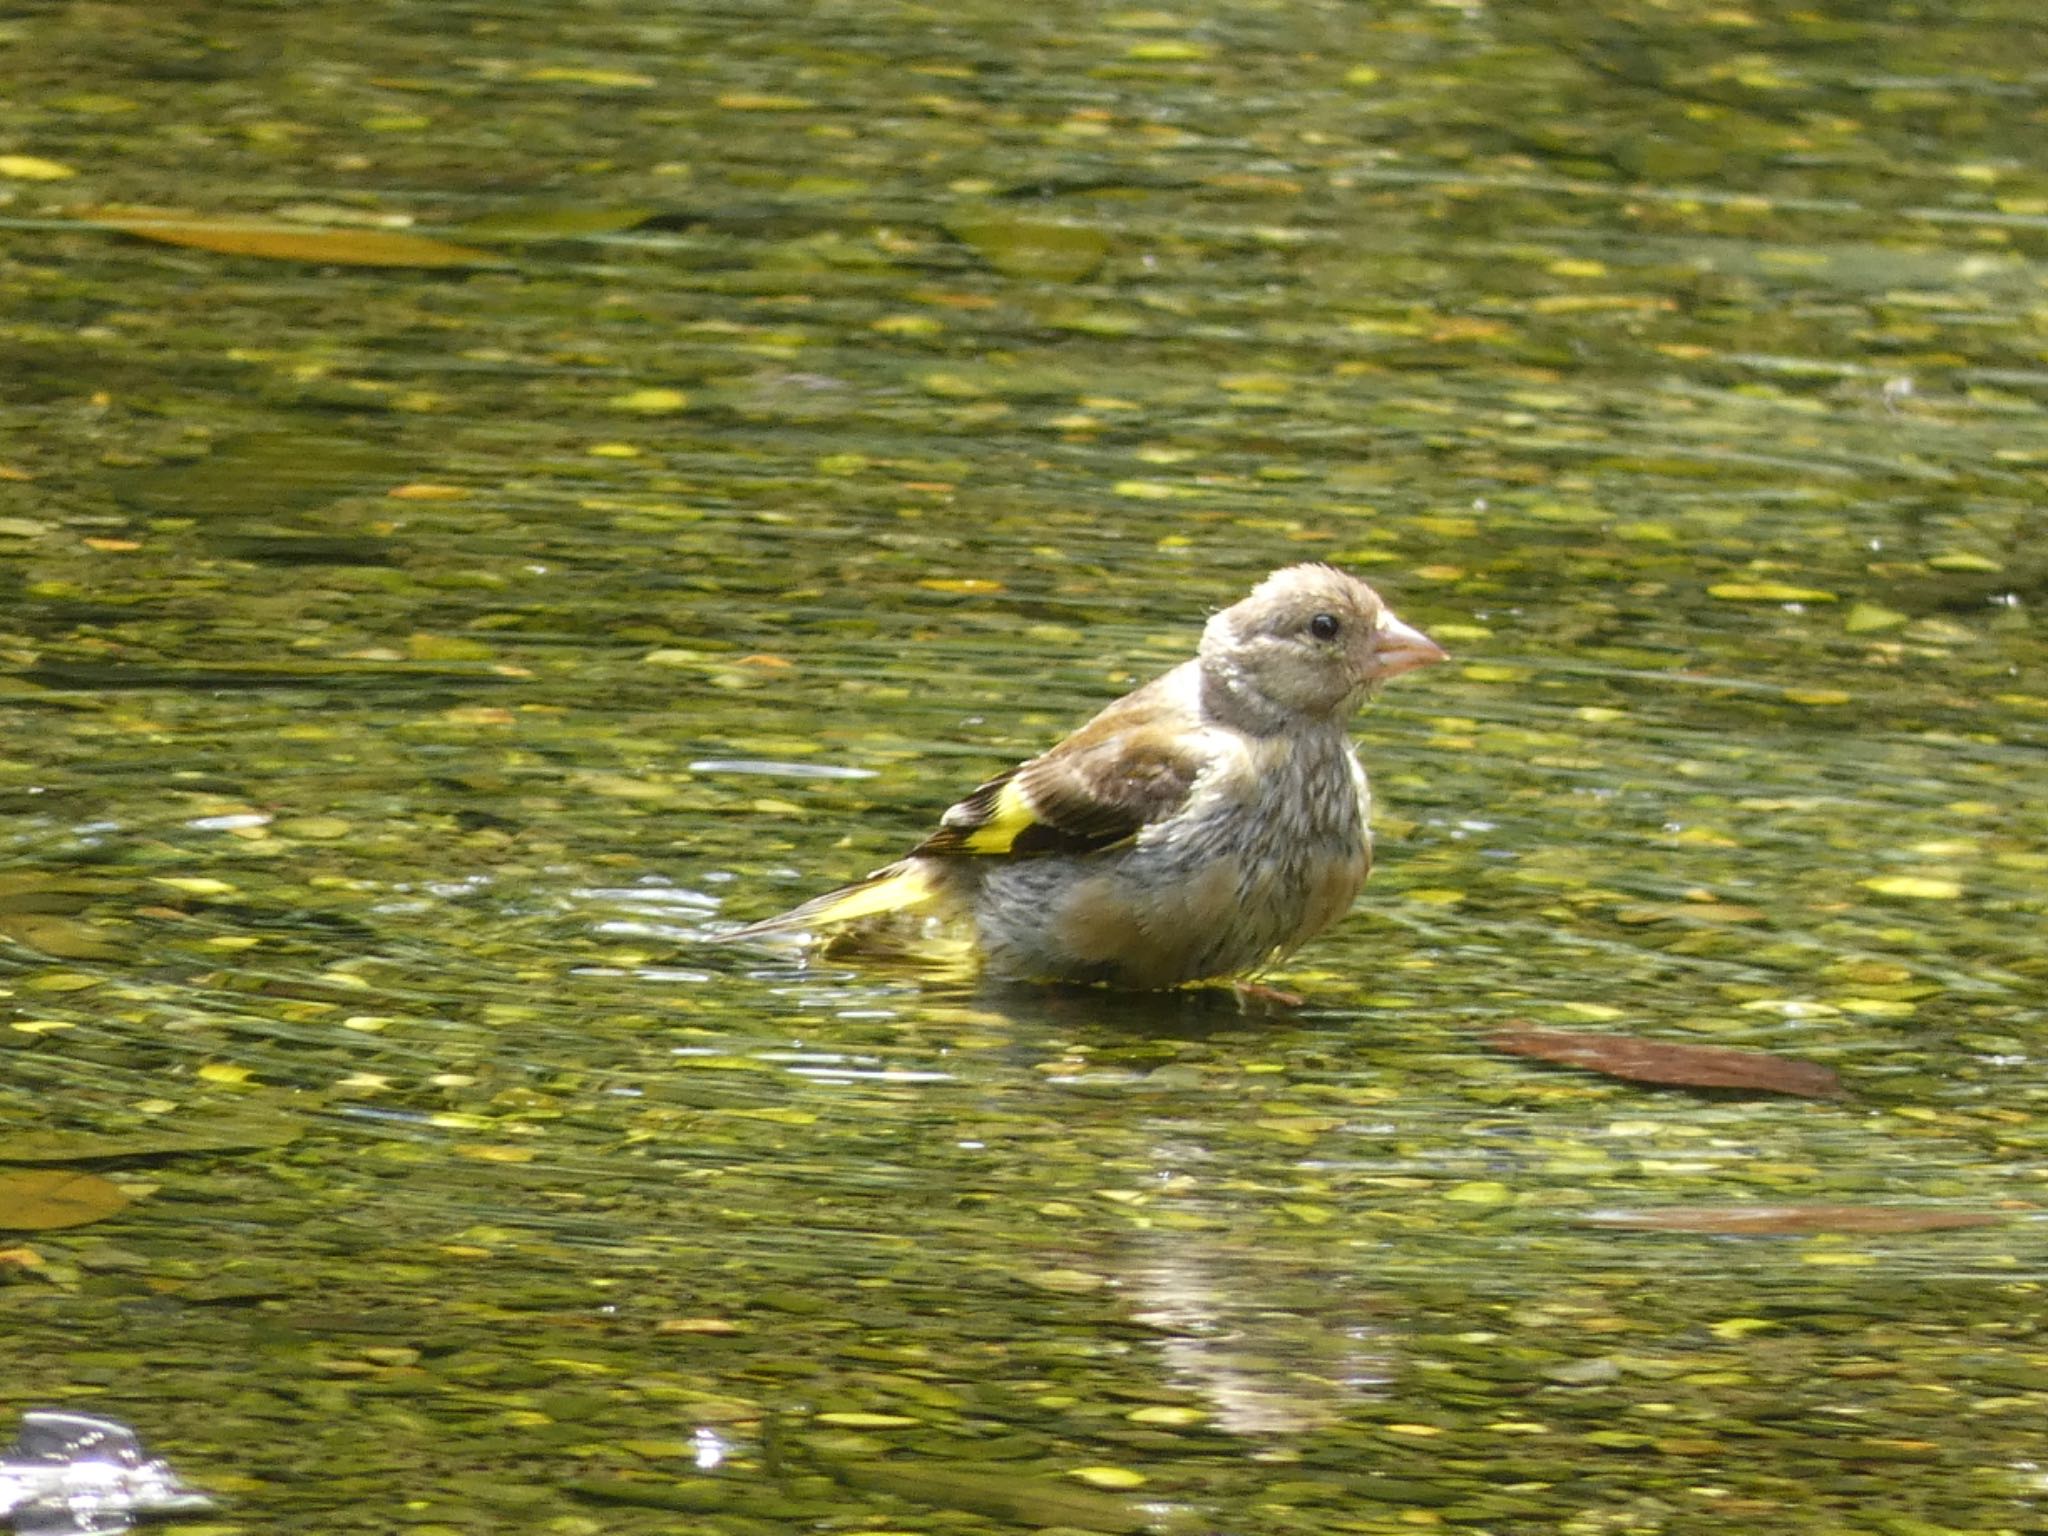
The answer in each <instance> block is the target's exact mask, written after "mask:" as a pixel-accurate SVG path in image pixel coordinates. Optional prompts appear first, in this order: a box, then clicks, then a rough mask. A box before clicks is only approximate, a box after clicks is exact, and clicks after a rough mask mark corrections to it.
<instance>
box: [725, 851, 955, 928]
mask: <svg viewBox="0 0 2048 1536" xmlns="http://www.w3.org/2000/svg"><path fill="white" fill-rule="evenodd" d="M936 889H937V888H936V887H935V886H934V885H933V884H932V879H931V876H930V874H929V873H927V872H926V871H925V869H923V868H922V867H921V866H920V865H918V864H915V863H904V864H892V865H890V866H889V867H888V868H887V869H883V870H877V871H876V872H875V873H874V874H872V875H869V876H868V877H867V879H865V880H862V881H860V882H859V883H858V884H855V885H848V886H842V887H840V889H838V890H836V891H827V892H826V893H825V894H824V895H822V896H813V897H812V898H811V899H810V900H809V901H807V902H805V903H804V904H803V905H802V906H800V907H792V908H790V909H789V911H787V912H783V913H779V914H777V915H776V916H774V917H764V918H762V919H761V921H760V922H758V923H749V924H747V926H746V927H744V928H735V929H733V930H732V931H731V932H730V933H721V934H719V935H718V941H719V942H720V943H726V942H729V941H731V940H734V939H760V938H767V937H769V936H770V935H772V934H778V933H802V932H806V931H808V930H810V929H813V928H827V927H837V926H839V925H840V924H842V923H851V922H854V921H857V920H858V919H860V918H863V917H877V916H880V915H881V914H882V913H885V912H905V911H909V910H911V909H913V908H916V907H921V906H924V905H925V904H926V903H928V902H929V901H930V900H931V899H932V897H933V895H934V894H936Z"/></svg>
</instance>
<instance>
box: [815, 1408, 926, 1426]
mask: <svg viewBox="0 0 2048 1536" xmlns="http://www.w3.org/2000/svg"><path fill="white" fill-rule="evenodd" d="M817 1421H818V1422H819V1423H820V1424H836V1425H838V1426H839V1427H840V1428H841V1429H908V1428H910V1427H911V1426H912V1425H916V1424H921V1423H923V1422H924V1421H923V1420H922V1419H913V1418H910V1417H909V1416H908V1415H906V1414H901V1413H861V1412H859V1411H857V1410H847V1411H845V1412H841V1413H821V1414H819V1415H818V1416H817Z"/></svg>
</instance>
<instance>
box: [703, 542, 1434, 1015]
mask: <svg viewBox="0 0 2048 1536" xmlns="http://www.w3.org/2000/svg"><path fill="white" fill-rule="evenodd" d="M1443 659H1444V653H1443V651H1442V650H1441V649H1439V648H1438V647H1437V645H1436V644H1435V642H1433V641H1432V640H1430V639H1429V638H1428V637H1427V636H1426V635H1423V634H1422V633H1421V632H1420V631H1418V630H1415V629H1411V628H1410V627H1409V626H1408V625H1406V624H1403V623H1402V622H1401V621H1400V620H1399V619H1397V618H1395V617H1394V615H1393V612H1392V610H1391V609H1389V608H1388V607H1387V605H1386V604H1385V603H1383V602H1381V601H1380V597H1379V594H1378V593H1376V592H1374V591H1373V589H1372V588H1371V587H1369V586H1367V585H1366V584H1365V583H1364V582H1362V581H1359V580H1358V579H1356V578H1355V577H1352V576H1349V575H1346V574H1345V573H1344V572H1342V571H1340V570H1338V569H1336V568H1335V567H1334V566H1329V565H1293V566H1289V567H1287V568H1286V569H1285V570H1280V571H1275V572H1274V573H1273V574H1272V575H1271V576H1268V577H1267V578H1266V579H1265V580H1264V581H1262V582H1260V583H1259V585H1258V586H1256V587H1254V588H1253V589H1252V591H1251V594H1250V595H1249V596H1248V597H1246V598H1245V599H1244V600H1243V601H1242V602H1240V603H1238V604H1237V605H1236V606H1234V607H1231V608H1226V609H1224V610H1223V612H1221V613H1219V614H1217V615H1215V616H1214V617H1213V618H1211V619H1210V620H1209V622H1208V625H1207V626H1206V627H1205V628H1204V629H1203V631H1202V643H1201V648H1200V651H1199V653H1198V654H1197V655H1196V657H1195V658H1194V660H1192V661H1186V662H1183V663H1181V665H1179V666H1177V667H1175V668H1174V669H1173V670H1172V671H1171V672H1168V673H1167V674H1166V675H1165V676H1164V677H1161V678H1157V679H1155V680H1154V681H1152V682H1150V683H1147V684H1146V685H1145V686H1144V687H1142V688H1139V689H1137V690H1136V691H1135V692H1132V693H1129V694H1126V695H1125V696H1124V697H1123V698H1121V699H1118V700H1117V701H1116V702H1115V703H1114V704H1112V705H1110V706H1109V707H1108V708H1107V709H1105V710H1103V711H1102V713H1101V714H1099V715H1097V716H1096V717H1095V718H1094V719H1093V720H1090V721H1089V722H1088V723H1087V724H1086V725H1084V726H1082V727H1081V728H1080V729H1079V730H1077V731H1076V732H1074V734H1073V735H1071V736H1069V737H1068V738H1067V739H1066V740H1065V741H1062V742H1061V743H1060V744H1059V745H1058V746H1056V747H1054V748H1053V749H1052V750H1051V751H1049V752H1046V753H1045V754H1043V755H1042V756H1039V757H1034V758H1032V759H1031V760H1030V761H1029V762H1026V763H1022V764H1020V765H1018V766H1017V767H1015V768H1012V769H1011V770H1010V771H1009V772H1007V773H1003V774H999V775H997V776H996V777H995V778H993V779H990V780H989V781H988V782H987V783H986V784H984V785H982V786H981V787H980V788H979V789H977V790H975V791H974V793H972V794H971V795H969V796H968V797H967V798H966V799H964V800H962V801H961V802H960V803H959V804H958V805H955V806H954V807H953V808H952V809H951V810H949V811H947V812H946V814H945V815H944V816H942V817H941V818H940V819H939V827H938V830H937V831H936V832H934V833H932V835H931V836H930V837H928V838H926V839H925V840H924V841H923V842H921V843H919V844H918V845H917V846H916V847H915V848H913V849H912V850H911V851H910V853H909V854H908V855H907V856H906V857H904V858H902V859H899V860H898V861H897V862H896V863H894V864H891V865H889V866H887V867H886V868H883V869H879V870H876V871H875V873H873V874H872V875H870V876H868V877H867V879H865V880H862V881H861V882H859V883H858V884H856V885H850V886H847V887H845V888H844V889H842V890H837V891H831V892H828V893H827V894H825V895H823V896H819V897H816V898H814V899H813V900H811V901H807V902H805V903H804V904H803V905H802V906H800V907H797V908H795V909H794V910H793V911H789V912H785V913H783V914H781V915H780V916H779V917H771V918H768V919H766V920H765V921H762V922H758V923H753V924H750V925H749V926H747V927H744V928H740V929H736V930H734V931H732V932H729V933H725V934H722V935H720V937H721V938H723V939H753V938H758V937H762V936H765V935H771V934H780V933H797V932H810V931H815V930H819V929H828V928H829V929H839V930H840V931H841V932H842V933H843V934H845V935H846V936H848V937H856V936H862V935H866V936H870V937H873V936H876V935H877V934H878V933H881V932H888V933H892V934H899V935H900V934H902V933H903V932H905V931H906V925H908V927H909V928H910V929H920V928H922V927H923V926H924V924H925V922H926V921H927V920H929V919H951V920H955V921H957V922H960V923H962V924H963V925H965V926H968V927H970V928H971V933H972V937H973V940H974V945H975V948H976V950H977V951H978V953H979V956H980V959H981V962H982V965H983V968H984V969H985V970H986V971H987V972H989V973H990V974H991V975H995V976H999V977H1005V978H1011V979H1016V980H1026V981H1077V982H1103V983H1107V984H1109V985H1111V986H1118V987H1134V988H1154V987H1174V986H1179V985H1181V984H1182V983H1183V982H1190V981H1202V980H1206V979H1209V978H1215V977H1227V976H1241V975H1244V974H1246V973H1248V972H1252V971H1256V970H1258V969H1260V968H1261V967H1263V966H1265V965H1267V964H1269V963H1270V962H1272V961H1274V960H1277V959H1278V958H1280V957H1281V956H1283V955H1285V954H1287V953H1289V952H1290V951H1292V950H1294V949H1295V948H1297V947H1298V946H1300V945H1301V944H1304V943H1306V942H1307V941H1308V940H1309V939H1311V938H1313V937H1314V936H1315V935H1316V934H1318V933H1320V932H1322V930H1323V929H1325V928H1327V927H1328V926H1329V925H1330V924H1331V923H1333V922H1335V921H1336V920H1337V919H1338V918H1339V917H1342V916H1343V915H1344V913H1345V912H1346V911H1347V910H1348V909H1349V908H1350V906H1351V902H1352V898H1354V897H1355V896H1356V895H1357V894H1358V890H1359V887H1360V886H1361V885H1362V884H1363V883H1364V881H1365V875H1366V870H1367V869H1368V868H1369V867H1370V865H1371V862H1372V841H1371V837H1370V834H1369V833H1368V831H1367V829H1366V816H1367V811H1368V808H1369V803H1370V802H1369V800H1368V797H1367V792H1366V782H1365V770H1364V769H1363V768H1361V767H1360V766H1359V762H1358V758H1357V755H1356V753H1355V752H1354V751H1353V749H1352V745H1351V738H1350V736H1349V734H1348V733H1347V731H1346V729H1345V726H1346V722H1347V721H1348V720H1349V719H1350V717H1351V715H1352V714H1353V713H1354V712H1355V711H1356V710H1357V708H1358V706H1359V705H1360V704H1362V703H1363V702H1364V701H1365V698H1366V696H1367V695H1368V694H1369V693H1370V692H1371V691H1372V690H1373V688H1374V687H1375V686H1376V685H1377V684H1379V683H1380V682H1382V681H1384V680H1385V679H1387V678H1389V677H1393V676H1395V675H1396V674H1398V673H1401V672H1407V671H1410V670H1412V669H1414V668H1416V667H1426V666H1429V665H1431V664H1432V663H1434V662H1438V661H1442V660H1443Z"/></svg>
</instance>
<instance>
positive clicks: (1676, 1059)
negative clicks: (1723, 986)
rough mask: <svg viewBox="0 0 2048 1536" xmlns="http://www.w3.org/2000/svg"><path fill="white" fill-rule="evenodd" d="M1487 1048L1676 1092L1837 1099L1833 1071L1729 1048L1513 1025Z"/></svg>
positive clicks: (1839, 1082) (1837, 1085)
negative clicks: (1704, 1090)
mask: <svg viewBox="0 0 2048 1536" xmlns="http://www.w3.org/2000/svg"><path fill="white" fill-rule="evenodd" d="M1487 1043H1488V1044H1489V1045H1491V1046H1492V1047H1493V1048H1494V1049H1495V1050H1497V1051H1506V1052H1507V1053H1508V1054H1509V1055H1511V1056H1531V1057H1534V1058H1535V1059H1536V1060H1538V1061H1550V1062H1555V1063H1557V1064H1558V1065H1559V1066H1562V1067H1582V1068H1584V1069H1585V1070H1586V1071H1588V1072H1600V1073H1604V1074H1606V1075H1607V1076H1608V1077H1621V1078H1627V1079H1628V1080H1629V1081H1631V1082H1637V1083H1668V1084H1670V1085H1672V1086H1674V1087H1680V1088H1734V1089H1739V1090H1743V1091H1746V1092H1749V1093H1791V1094H1797V1095H1799V1096H1800V1097H1801V1098H1808V1099H1833V1098H1839V1097H1841V1094H1842V1091H1843V1090H1842V1080H1841V1078H1839V1077H1837V1076H1836V1075H1835V1073H1834V1072H1833V1070H1831V1069H1830V1068H1827V1067H1823V1066H1820V1065H1818V1064H1817V1063H1815V1062H1811V1061H1798V1060H1795V1059H1794V1058H1792V1057H1790V1056H1775V1055H1773V1054H1771V1052H1769V1051H1751V1050H1743V1049H1741V1048H1739V1047H1736V1046H1728V1045H1679V1044H1674V1043H1673V1042H1671V1041H1667V1040H1642V1039H1638V1038H1636V1037H1634V1036H1632V1035H1603V1034H1597V1033H1594V1032H1591V1031H1588V1030H1577V1029H1536V1028H1533V1027H1531V1026H1528V1025H1515V1026H1513V1027H1511V1028H1508V1029H1499V1030H1495V1031H1494V1032H1493V1034H1492V1035H1491V1036H1489V1037H1488V1039H1487Z"/></svg>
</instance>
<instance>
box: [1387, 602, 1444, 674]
mask: <svg viewBox="0 0 2048 1536" xmlns="http://www.w3.org/2000/svg"><path fill="white" fill-rule="evenodd" d="M1449 660H1450V653H1449V652H1448V651H1446V650H1445V649H1444V648H1443V647H1442V646H1440V645H1438V644H1437V643H1436V642H1435V641H1434V640H1432V639H1430V638H1429V636H1427V635H1425V634H1424V633H1423V632H1422V631H1421V630H1419V629H1417V628H1415V627H1414V626H1413V625H1410V624H1403V623H1402V622H1401V621H1400V620H1399V619H1397V618H1395V617H1394V616H1393V615H1392V614H1391V613H1390V614H1388V615H1387V617H1386V620H1385V622H1384V623H1382V624H1381V625H1380V639H1379V674H1380V676H1381V677H1382V678H1388V677H1399V676H1400V675H1401V674H1402V673H1403V672H1413V671H1414V670H1415V669H1416V668H1417V667H1433V666H1435V665H1436V664H1437V663H1438V662H1440V661H1449Z"/></svg>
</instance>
